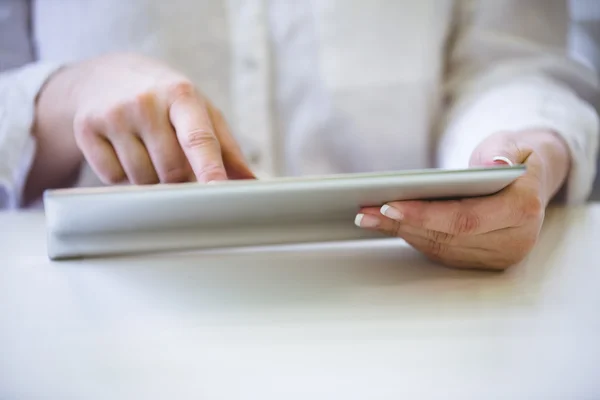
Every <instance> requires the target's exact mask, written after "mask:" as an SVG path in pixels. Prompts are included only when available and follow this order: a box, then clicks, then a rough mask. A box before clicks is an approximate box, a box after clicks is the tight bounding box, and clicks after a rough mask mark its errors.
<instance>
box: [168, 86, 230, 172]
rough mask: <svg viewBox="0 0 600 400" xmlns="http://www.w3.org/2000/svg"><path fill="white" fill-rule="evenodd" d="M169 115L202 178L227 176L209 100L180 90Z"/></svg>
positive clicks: (192, 163)
mask: <svg viewBox="0 0 600 400" xmlns="http://www.w3.org/2000/svg"><path fill="white" fill-rule="evenodd" d="M169 119H170V120H171V124H172V125H173V127H174V128H175V132H176V133H177V139H178V140H179V144H180V145H181V148H182V149H183V151H184V153H185V155H186V157H187V159H188V161H189V163H190V166H191V167H192V170H193V171H194V175H195V176H196V179H197V180H198V182H210V181H219V180H226V179H227V173H226V171H225V166H224V164H223V157H222V155H221V146H220V144H219V141H218V139H217V137H216V136H215V132H214V128H213V126H212V123H211V121H210V117H209V114H208V111H207V109H206V104H205V102H204V101H203V100H201V99H200V97H199V96H198V95H196V94H195V93H183V94H179V95H178V96H177V98H176V99H175V101H174V102H173V103H172V104H171V107H170V108H169Z"/></svg>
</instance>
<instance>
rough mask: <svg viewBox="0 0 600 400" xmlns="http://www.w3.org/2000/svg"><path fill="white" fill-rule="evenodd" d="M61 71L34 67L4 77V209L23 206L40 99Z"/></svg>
mask: <svg viewBox="0 0 600 400" xmlns="http://www.w3.org/2000/svg"><path fill="white" fill-rule="evenodd" d="M60 67H61V66H60V65H57V64H48V63H33V64H29V65H27V66H25V67H22V68H19V69H16V70H12V71H7V72H4V73H2V74H0V209H7V208H8V209H14V208H18V207H19V206H20V205H21V197H22V194H23V188H24V185H25V181H26V179H27V175H28V173H29V170H30V168H31V164H32V162H33V158H34V156H35V140H34V138H33V136H32V135H31V129H32V125H33V122H34V116H35V103H36V97H37V95H38V93H39V91H40V89H41V88H42V86H43V85H44V83H45V82H46V80H47V79H48V78H49V77H50V76H51V75H52V74H53V73H54V72H56V71H57V70H58V69H59V68H60Z"/></svg>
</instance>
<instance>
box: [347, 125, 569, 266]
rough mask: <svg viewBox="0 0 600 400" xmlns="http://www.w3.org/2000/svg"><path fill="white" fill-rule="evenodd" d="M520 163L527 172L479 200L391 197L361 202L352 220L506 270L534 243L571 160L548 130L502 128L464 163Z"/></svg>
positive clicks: (448, 261) (451, 256) (440, 257)
mask: <svg viewBox="0 0 600 400" xmlns="http://www.w3.org/2000/svg"><path fill="white" fill-rule="evenodd" d="M507 161H510V163H512V164H525V165H526V166H527V172H526V173H525V174H524V175H523V176H522V177H520V178H518V179H517V180H516V181H515V182H514V183H513V184H511V185H510V186H508V187H507V188H505V189H504V190H502V191H501V192H499V193H497V194H495V195H491V196H486V197H479V198H467V199H461V200H442V201H398V202H392V203H389V204H386V205H384V206H383V207H382V208H381V209H379V208H364V209H362V210H361V211H360V213H359V214H358V215H357V218H356V224H357V225H358V226H360V227H362V228H365V229H372V230H378V231H381V232H383V233H385V234H387V235H390V236H396V237H399V238H402V239H404V240H405V241H406V242H407V243H408V244H410V245H411V246H413V247H414V248H416V249H417V250H419V251H421V252H422V253H424V254H425V255H426V256H427V257H429V258H430V259H432V260H434V261H437V262H440V263H442V264H445V265H447V266H451V267H460V268H484V269H505V268H507V267H509V266H512V265H514V264H517V263H518V262H520V261H522V260H523V259H524V258H525V257H526V256H527V254H528V253H529V252H530V251H531V249H532V248H533V246H534V245H535V243H536V241H537V238H538V235H539V232H540V228H541V226H542V222H543V220H544V211H545V208H546V205H547V204H548V203H549V202H550V200H551V199H552V197H553V196H554V195H555V194H556V192H557V191H558V190H559V189H560V188H561V187H562V185H563V183H564V181H565V178H566V176H567V173H568V171H569V166H570V155H569V150H568V147H567V145H566V143H564V142H563V140H562V139H561V138H560V137H559V136H558V135H557V134H556V133H554V132H551V131H544V130H536V131H525V132H501V133H498V134H495V135H492V136H490V137H489V138H488V139H486V140H485V141H483V142H482V143H481V144H480V145H479V146H478V147H477V148H476V149H475V151H474V152H473V155H472V156H471V161H470V165H471V166H486V165H494V164H503V163H504V164H507V163H508V162H507Z"/></svg>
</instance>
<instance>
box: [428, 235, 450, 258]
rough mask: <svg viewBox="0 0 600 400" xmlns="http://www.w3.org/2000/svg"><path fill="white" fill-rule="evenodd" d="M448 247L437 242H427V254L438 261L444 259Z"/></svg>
mask: <svg viewBox="0 0 600 400" xmlns="http://www.w3.org/2000/svg"><path fill="white" fill-rule="evenodd" d="M447 249H448V247H447V246H446V245H445V244H444V243H440V242H436V241H435V240H428V241H427V252H428V253H429V254H430V255H431V256H433V257H435V258H436V259H442V258H443V257H444V255H445V254H446V251H447Z"/></svg>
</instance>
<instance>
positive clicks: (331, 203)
mask: <svg viewBox="0 0 600 400" xmlns="http://www.w3.org/2000/svg"><path fill="white" fill-rule="evenodd" d="M524 172H525V167H524V166H506V167H505V166H499V167H491V168H478V169H465V170H438V169H431V170H419V171H402V172H390V173H377V174H348V175H334V176H326V177H308V178H281V179H272V180H256V181H227V182H222V183H217V184H212V185H211V184H209V185H207V184H198V183H183V184H164V185H149V186H111V187H99V188H76V189H61V190H50V191H47V192H46V193H45V194H44V207H45V212H46V219H47V232H48V255H49V257H50V258H51V259H64V258H75V257H89V256H103V255H116V254H124V253H139V252H157V251H171V250H187V249H201V248H214V247H228V246H255V245H273V244H286V243H302V242H322V241H339V240H351V239H364V238H376V237H380V236H379V235H378V234H377V233H373V232H368V231H366V230H363V229H360V228H357V227H356V226H355V225H354V218H355V216H356V213H357V211H358V210H359V208H360V207H362V206H381V205H383V204H384V203H386V202H390V201H394V200H411V199H436V198H438V199H440V198H457V197H473V196H483V195H489V194H493V193H495V192H498V191H500V190H502V189H503V188H504V187H506V186H507V185H509V184H510V183H511V182H513V181H514V180H515V179H517V178H518V177H519V176H520V175H522V174H523V173H524Z"/></svg>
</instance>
